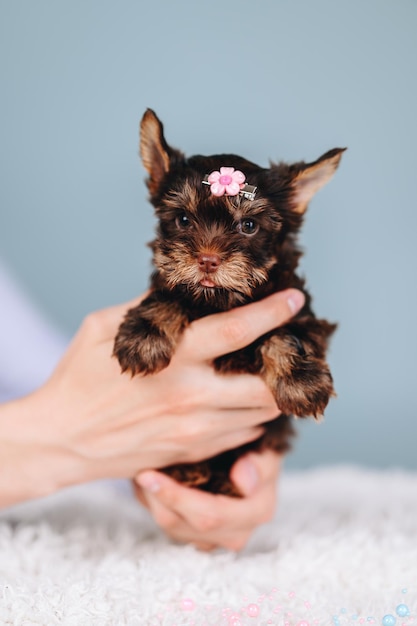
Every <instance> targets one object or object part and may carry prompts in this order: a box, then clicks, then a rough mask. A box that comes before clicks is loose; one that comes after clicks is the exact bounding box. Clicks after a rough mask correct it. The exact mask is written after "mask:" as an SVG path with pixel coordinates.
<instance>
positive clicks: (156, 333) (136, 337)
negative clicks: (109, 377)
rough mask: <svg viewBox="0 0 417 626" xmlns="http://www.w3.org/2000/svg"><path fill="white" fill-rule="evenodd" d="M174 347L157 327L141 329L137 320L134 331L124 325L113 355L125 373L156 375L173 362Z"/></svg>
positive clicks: (118, 335)
mask: <svg viewBox="0 0 417 626" xmlns="http://www.w3.org/2000/svg"><path fill="white" fill-rule="evenodd" d="M143 326H145V325H143ZM173 351H174V347H173V345H172V342H171V341H170V339H169V338H168V337H167V335H166V334H165V333H164V332H162V331H160V330H159V329H158V328H156V327H155V326H153V327H149V325H148V324H146V328H145V327H143V328H140V320H136V325H135V329H134V331H132V330H131V329H129V328H126V326H125V324H122V325H121V327H120V329H119V332H118V334H117V336H116V339H115V342H114V349H113V355H114V356H115V357H117V359H118V361H119V363H120V367H121V368H122V371H123V372H130V373H131V374H132V376H135V375H136V374H144V375H146V374H156V373H157V372H159V371H161V370H162V369H164V368H165V367H167V365H169V362H170V361H171V358H172V354H173Z"/></svg>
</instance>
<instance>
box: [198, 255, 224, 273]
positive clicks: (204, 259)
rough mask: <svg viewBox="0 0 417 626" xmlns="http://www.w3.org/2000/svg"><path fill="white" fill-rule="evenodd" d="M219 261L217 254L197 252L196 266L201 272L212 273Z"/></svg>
mask: <svg viewBox="0 0 417 626" xmlns="http://www.w3.org/2000/svg"><path fill="white" fill-rule="evenodd" d="M220 263H221V260H220V257H219V255H218V254H199V255H198V267H199V268H200V270H201V271H202V272H206V273H208V274H213V272H215V271H216V270H217V268H218V267H219V265H220Z"/></svg>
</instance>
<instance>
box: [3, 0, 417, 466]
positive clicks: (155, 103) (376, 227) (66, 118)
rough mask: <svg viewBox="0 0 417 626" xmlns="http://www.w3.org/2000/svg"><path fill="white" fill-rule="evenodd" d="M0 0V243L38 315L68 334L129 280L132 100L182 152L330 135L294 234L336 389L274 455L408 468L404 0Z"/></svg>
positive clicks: (273, 147) (302, 144) (412, 84)
mask: <svg viewBox="0 0 417 626" xmlns="http://www.w3.org/2000/svg"><path fill="white" fill-rule="evenodd" d="M0 8H1V14H0V62H1V101H0V106H1V115H0V129H1V131H0V132H1V137H0V152H1V186H0V195H1V209H0V210H1V212H0V257H2V259H3V261H5V262H6V263H7V264H8V265H9V266H10V268H11V269H12V271H13V272H14V274H15V275H16V276H17V277H18V279H19V280H20V282H21V283H22V284H23V286H24V287H25V289H26V290H27V291H28V292H29V293H30V295H31V296H32V298H33V299H34V300H35V302H37V304H38V305H39V306H40V307H41V308H42V309H43V311H44V312H45V314H46V315H47V316H49V318H50V320H51V321H52V322H53V323H55V324H57V325H58V326H60V327H61V328H62V329H63V330H64V331H65V332H67V333H72V332H73V331H75V329H76V328H77V326H78V324H79V322H80V321H81V319H82V317H83V316H84V315H85V314H86V313H87V312H88V311H90V310H92V309H96V308H99V307H104V306H106V305H109V304H112V303H117V302H121V301H124V300H126V299H129V298H131V297H133V296H134V295H135V294H137V293H140V292H141V291H142V290H143V289H144V288H145V286H146V284H147V276H148V274H149V254H148V251H147V249H146V246H145V243H146V242H147V241H148V240H149V239H150V238H151V237H152V232H153V225H154V222H153V216H152V211H151V208H150V206H149V205H148V204H147V202H146V200H145V198H146V190H145V186H144V184H143V178H144V171H143V169H142V167H141V165H140V163H139V160H138V157H137V127H138V122H139V119H140V117H141V115H142V113H143V111H144V109H145V108H146V107H148V106H150V107H152V108H154V109H155V110H156V111H157V112H158V114H159V116H160V117H161V118H162V119H163V121H164V123H165V129H166V136H167V139H168V141H169V142H170V143H172V144H173V145H174V146H177V147H180V148H182V149H183V150H184V151H185V152H186V153H187V154H192V153H195V152H200V153H211V152H221V151H225V152H237V153H242V154H243V155H244V156H246V157H247V158H249V159H251V160H254V161H256V162H258V163H260V164H263V165H265V164H267V162H268V159H269V158H271V159H276V160H280V159H284V160H290V161H291V160H299V159H306V160H314V159H315V158H317V157H318V156H319V155H321V154H322V153H323V152H325V151H326V150H328V149H330V148H333V147H335V146H348V147H349V150H348V152H346V153H345V155H344V156H343V160H342V164H341V167H340V169H339V171H338V172H337V174H336V176H335V178H334V180H333V181H332V182H331V183H330V184H329V186H328V187H326V188H325V189H324V190H322V191H321V192H320V193H319V194H318V196H317V197H316V198H315V199H314V200H313V202H312V203H311V205H310V211H309V214H308V218H307V221H306V225H305V229H304V233H303V237H302V241H303V245H304V246H305V248H306V250H307V253H306V257H305V261H304V264H303V265H304V268H305V271H306V274H307V276H308V283H309V285H310V288H311V291H312V292H313V294H314V298H315V303H316V311H317V312H318V313H319V314H320V315H323V316H326V317H328V318H330V319H332V320H338V321H339V322H340V329H339V331H338V333H337V336H336V337H335V339H334V341H333V344H332V351H331V357H330V360H331V365H332V369H333V371H334V375H335V379H336V385H337V390H338V393H339V397H338V399H337V400H335V401H333V402H332V403H331V406H330V407H329V409H328V411H327V416H326V420H325V422H324V424H323V425H321V426H316V425H315V424H309V425H305V426H303V427H301V436H300V438H299V440H298V443H297V447H296V451H295V453H294V454H293V455H292V457H291V459H290V461H289V465H290V466H293V467H294V466H298V467H301V466H309V465H315V464H319V463H326V464H328V463H332V462H338V461H339V462H352V461H353V462H360V463H363V464H367V465H372V466H391V465H395V466H403V467H410V468H411V467H414V468H417V454H416V447H417V446H416V443H417V442H416V439H417V426H416V420H417V410H416V409H417V400H416V387H417V385H416V358H417V357H416V354H417V340H416V331H415V311H416V304H417V297H416V294H417V290H416V286H415V274H416V268H417V252H416V245H415V242H416V237H417V218H416V212H417V211H416V202H415V186H416V183H415V180H416V166H417V162H416V161H417V160H416V156H415V151H416V146H417V131H416V119H415V118H416V112H417V81H416V77H417V72H416V65H417V36H416V32H417V3H416V2H415V0H398V1H395V2H394V0H390V1H387V0H350V1H349V2H348V1H346V2H335V1H334V0H314V1H312V0H259V1H258V2H256V3H255V2H253V0H251V1H246V0H229V2H220V1H217V0H212V2H209V3H207V2H205V3H203V2H201V3H200V2H191V1H190V0H177V1H176V2H168V1H166V2H163V1H161V0H152V2H142V1H140V0H121V1H120V2H116V1H109V0H70V1H69V0H68V1H66V2H65V1H62V2H56V1H55V0H36V1H32V0H14V1H13V2H10V1H8V0H3V1H2V2H1V4H0ZM0 304H1V303H0Z"/></svg>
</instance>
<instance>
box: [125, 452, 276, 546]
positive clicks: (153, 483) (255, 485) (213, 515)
mask: <svg viewBox="0 0 417 626" xmlns="http://www.w3.org/2000/svg"><path fill="white" fill-rule="evenodd" d="M280 464H281V458H280V456H279V455H277V454H275V453H274V452H272V451H263V452H261V453H254V452H251V453H248V454H247V455H245V457H242V458H241V459H239V460H238V461H237V462H236V463H235V465H234V466H233V468H232V473H231V476H232V479H233V480H234V481H235V482H236V484H237V485H238V486H239V488H240V489H241V490H242V492H243V493H244V496H245V497H243V498H240V499H237V498H228V497H226V496H221V495H213V494H209V493H204V492H202V491H199V490H197V489H190V488H187V487H184V486H183V485H180V484H178V483H176V482H175V481H174V480H173V479H171V478H170V477H168V476H166V475H165V474H163V473H160V472H155V471H146V472H142V473H141V474H139V475H138V476H137V477H136V486H135V491H136V495H137V497H138V499H140V500H141V501H142V502H145V505H146V506H147V507H148V508H149V509H150V512H151V513H152V515H153V516H154V519H155V521H156V523H157V524H158V525H159V526H160V527H161V528H162V529H163V530H164V531H165V532H166V533H167V534H168V535H169V536H170V537H172V538H173V539H175V540H178V541H182V542H187V543H193V544H194V545H196V546H197V547H198V548H200V549H202V550H209V549H213V548H216V547H224V548H227V549H229V550H240V549H241V548H243V547H244V546H245V544H246V543H247V541H248V539H249V537H250V535H251V534H252V532H253V530H254V529H255V528H256V527H257V526H259V525H260V524H262V523H265V522H267V521H269V520H270V519H271V517H272V516H273V514H274V510H275V501H276V479H277V475H278V473H279V468H280Z"/></svg>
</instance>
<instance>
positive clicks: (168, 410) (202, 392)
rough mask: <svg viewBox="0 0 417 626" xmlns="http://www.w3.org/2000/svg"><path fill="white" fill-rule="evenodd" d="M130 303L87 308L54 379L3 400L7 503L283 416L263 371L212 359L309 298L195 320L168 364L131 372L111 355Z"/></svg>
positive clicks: (153, 461) (227, 444) (188, 455)
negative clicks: (235, 369)
mask: <svg viewBox="0 0 417 626" xmlns="http://www.w3.org/2000/svg"><path fill="white" fill-rule="evenodd" d="M132 304H135V303H129V304H125V305H120V306H116V307H112V308H109V309H105V310H102V311H99V312H97V313H93V314H91V315H89V316H88V317H87V318H86V320H85V321H84V323H83V324H82V326H81V328H80V330H79V331H78V333H77V334H76V336H75V338H74V340H73V342H72V344H71V345H70V347H69V349H68V351H67V353H66V354H65V356H64V357H63V359H62V360H61V362H60V364H59V365H58V367H57V369H56V370H55V372H54V374H53V375H52V377H51V379H50V380H49V381H48V382H47V383H46V384H45V385H44V386H43V387H41V388H40V389H39V390H38V391H37V392H35V393H34V394H31V395H30V396H27V397H26V398H22V399H21V400H18V401H16V402H12V403H9V405H4V406H3V407H0V453H1V454H2V460H3V466H4V467H5V468H6V469H7V471H5V472H3V474H2V477H3V478H1V477H0V503H1V501H2V500H1V494H2V493H4V492H5V491H7V493H8V496H7V497H6V498H5V499H4V498H3V503H4V502H5V503H6V504H7V503H8V502H9V501H10V500H12V501H19V500H22V499H27V498H29V497H34V496H35V495H45V494H46V493H50V492H53V491H56V490H57V489H59V488H60V487H63V486H66V485H71V484H77V483H81V482H87V481H90V480H95V479H98V478H107V477H113V478H123V477H132V476H134V475H135V474H136V473H137V472H138V471H141V470H144V469H147V468H158V467H164V466H167V465H172V464H176V463H184V462H193V461H198V460H201V459H204V458H209V457H211V456H214V455H216V454H218V453H220V452H222V451H224V450H226V449H230V448H235V447H238V446H240V445H242V444H244V443H247V442H249V441H251V440H254V439H257V438H258V437H259V436H260V435H261V433H262V429H261V428H260V427H259V426H258V424H260V423H262V422H265V421H268V420H270V419H273V418H275V417H276V415H277V413H278V410H277V407H276V405H275V401H274V399H273V397H272V394H271V393H270V391H269V389H268V388H267V387H266V385H265V384H264V383H263V381H262V380H261V379H260V378H259V377H257V376H252V375H249V374H239V375H234V374H233V375H232V374H228V375H227V376H226V375H222V374H219V373H216V372H215V371H214V369H213V367H212V365H211V363H212V361H213V359H214V358H216V357H217V356H219V355H221V354H226V353H228V352H232V351H234V350H238V349H239V348H241V347H243V346H245V345H248V344H249V343H251V342H252V341H254V340H255V339H256V338H257V337H259V336H260V335H262V334H264V333H265V332H268V331H269V330H271V329H272V328H275V327H277V326H279V325H280V324H283V323H285V322H286V321H288V320H289V319H290V318H291V317H292V315H294V313H295V312H296V311H297V310H298V309H299V308H301V306H302V304H303V296H302V294H301V293H300V292H299V291H296V290H293V289H291V290H287V291H284V292H280V293H278V294H274V295H272V296H269V297H268V298H265V299H264V300H262V301H260V302H256V303H252V304H249V305H246V306H244V307H240V308H238V309H234V310H232V311H228V312H225V313H219V314H216V315H211V316H208V317H205V318H202V319H200V320H196V321H195V322H193V323H192V324H191V325H190V326H189V328H187V329H186V331H185V333H184V335H183V337H182V340H181V342H180V344H179V346H178V349H177V352H176V353H175V355H174V357H173V359H172V361H171V363H170V365H169V366H168V367H167V368H166V369H164V370H162V371H161V372H159V373H158V374H155V375H152V376H146V377H139V376H137V377H134V378H133V379H132V378H130V376H129V375H127V374H121V372H120V368H119V364H118V363H117V361H116V359H114V358H112V357H111V355H112V349H113V341H114V336H115V334H116V331H117V328H118V326H119V324H120V321H121V319H122V318H123V315H124V314H125V312H126V310H127V308H128V307H130V306H132ZM2 439H3V440H4V441H6V442H7V444H5V445H3V446H2V444H1V441H2ZM28 477H30V480H29V479H28ZM2 483H4V484H2Z"/></svg>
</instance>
